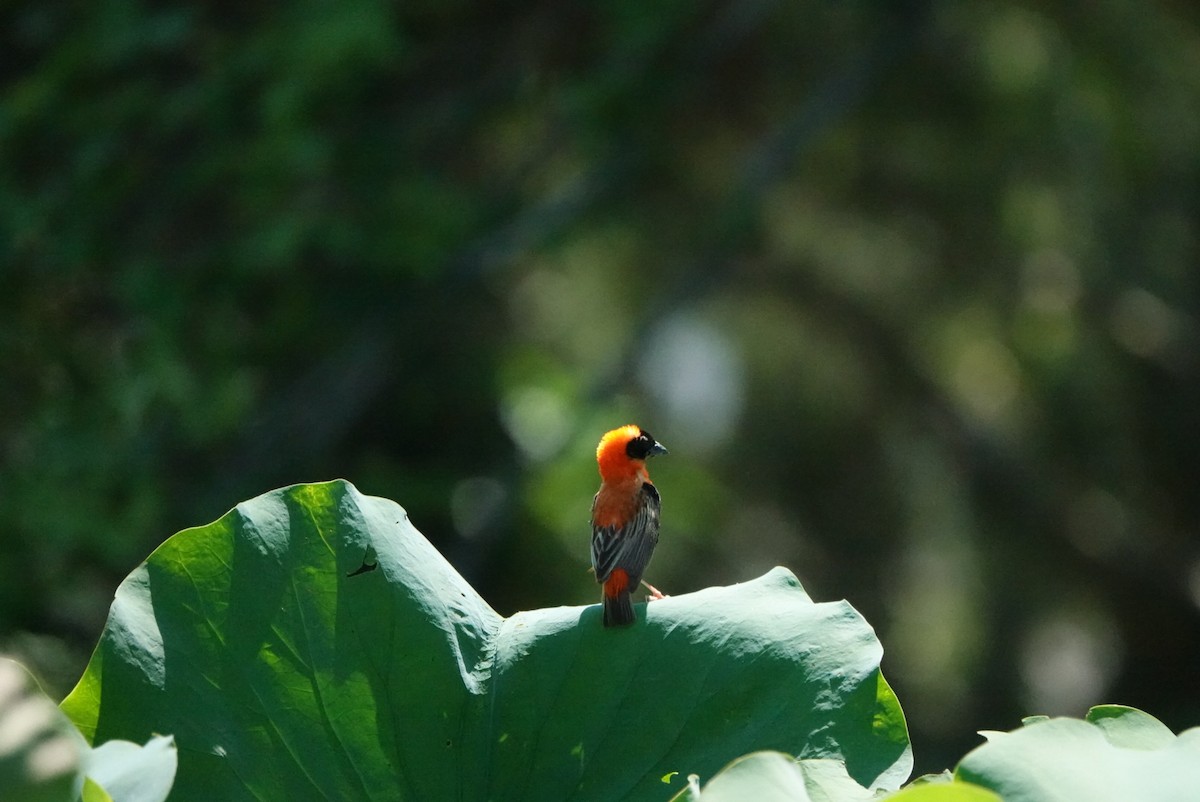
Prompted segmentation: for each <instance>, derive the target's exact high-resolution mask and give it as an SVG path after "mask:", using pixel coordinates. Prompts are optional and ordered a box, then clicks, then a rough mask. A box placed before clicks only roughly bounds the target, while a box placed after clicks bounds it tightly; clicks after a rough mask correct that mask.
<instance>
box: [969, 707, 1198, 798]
mask: <svg viewBox="0 0 1200 802" xmlns="http://www.w3.org/2000/svg"><path fill="white" fill-rule="evenodd" d="M1164 731H1165V733H1164ZM1166 736H1169V737H1166ZM955 777H956V779H959V780H964V781H967V782H971V783H974V784H976V785H980V786H983V787H985V788H990V789H992V790H994V791H995V792H996V793H998V794H999V795H1000V796H1002V797H1003V798H1004V800H1005V802H1060V801H1061V802H1075V800H1083V799H1086V800H1089V802H1107V801H1108V800H1112V802H1128V800H1134V799H1136V800H1138V802H1186V801H1187V800H1195V799H1197V798H1198V796H1197V795H1198V793H1200V791H1198V790H1197V789H1200V728H1194V729H1190V730H1187V731H1186V732H1183V733H1181V734H1180V735H1179V736H1178V737H1176V736H1174V735H1171V734H1170V730H1167V729H1166V727H1164V726H1163V725H1162V724H1161V723H1159V722H1158V721H1157V720H1156V719H1154V718H1153V717H1152V716H1149V715H1147V714H1146V713H1143V712H1141V711H1139V710H1135V709H1133V708H1123V707H1119V706H1106V707H1101V708H1093V710H1092V712H1091V713H1089V714H1088V720H1086V721H1081V720H1079V719H1069V718H1051V719H1046V720H1037V721H1032V722H1031V723H1029V724H1026V725H1025V726H1023V727H1021V728H1019V729H1017V730H1014V731H1012V732H1009V733H995V734H992V735H991V736H990V740H989V741H988V742H987V743H986V744H984V745H982V746H980V747H978V748H977V749H975V750H974V751H972V752H971V753H970V754H968V755H967V756H966V757H965V758H963V760H962V762H961V763H960V764H959V765H958V768H957V769H956V771H955Z"/></svg>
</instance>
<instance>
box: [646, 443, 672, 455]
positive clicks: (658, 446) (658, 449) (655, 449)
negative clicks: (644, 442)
mask: <svg viewBox="0 0 1200 802" xmlns="http://www.w3.org/2000/svg"><path fill="white" fill-rule="evenodd" d="M669 453H670V452H669V451H667V447H666V446H664V445H663V444H662V443H660V442H658V441H657V440H655V441H654V445H652V446H650V453H649V455H648V456H651V457H654V456H657V455H659V454H669Z"/></svg>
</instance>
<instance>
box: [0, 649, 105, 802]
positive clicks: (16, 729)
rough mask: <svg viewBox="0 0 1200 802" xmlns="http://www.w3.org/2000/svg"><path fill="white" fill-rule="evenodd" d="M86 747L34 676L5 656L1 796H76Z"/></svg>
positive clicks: (0, 704)
mask: <svg viewBox="0 0 1200 802" xmlns="http://www.w3.org/2000/svg"><path fill="white" fill-rule="evenodd" d="M84 748H85V747H84V745H83V744H82V743H80V742H79V735H78V733H76V732H75V728H74V727H72V726H71V722H70V721H68V720H67V717H66V716H64V715H63V714H62V713H61V712H59V710H58V708H56V707H55V706H54V702H52V701H50V699H49V698H48V697H47V696H46V694H45V693H43V692H42V689H41V687H39V685H38V683H37V680H35V679H34V678H33V675H32V674H30V673H29V672H28V671H27V670H26V669H25V667H24V666H22V665H21V664H20V663H17V662H16V661H14V660H9V659H6V658H0V800H4V802H58V800H70V799H73V798H74V787H75V783H76V780H77V779H78V778H79V771H80V765H81V762H82V752H83V750H84Z"/></svg>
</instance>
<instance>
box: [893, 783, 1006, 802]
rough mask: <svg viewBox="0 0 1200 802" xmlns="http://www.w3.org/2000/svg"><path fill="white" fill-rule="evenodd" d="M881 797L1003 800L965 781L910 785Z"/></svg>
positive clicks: (928, 801) (897, 800)
mask: <svg viewBox="0 0 1200 802" xmlns="http://www.w3.org/2000/svg"><path fill="white" fill-rule="evenodd" d="M883 799H885V800H887V802H1003V800H1002V799H1001V798H1000V797H998V796H997V795H996V794H994V793H992V792H991V791H989V790H987V789H986V788H980V787H979V786H978V785H971V784H970V783H965V782H946V783H922V784H920V785H910V786H909V787H907V788H905V789H903V790H901V791H898V792H896V793H894V794H889V795H887V796H885V797H883Z"/></svg>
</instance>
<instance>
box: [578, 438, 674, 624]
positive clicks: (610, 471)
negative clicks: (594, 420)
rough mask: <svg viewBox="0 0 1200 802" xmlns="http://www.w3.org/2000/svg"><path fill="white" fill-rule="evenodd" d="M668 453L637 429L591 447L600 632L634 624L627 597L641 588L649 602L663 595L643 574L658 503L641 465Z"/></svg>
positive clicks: (654, 540) (651, 546) (655, 534)
mask: <svg viewBox="0 0 1200 802" xmlns="http://www.w3.org/2000/svg"><path fill="white" fill-rule="evenodd" d="M666 453H667V449H666V448H665V447H664V446H663V445H662V443H659V442H658V441H657V440H655V439H654V436H653V435H651V434H650V433H649V432H647V431H645V430H644V429H642V428H641V427H639V426H636V425H634V424H628V425H626V426H621V427H619V428H616V429H613V430H612V431H610V432H607V433H606V434H605V435H604V436H603V437H602V438H600V444H599V445H598V446H596V464H597V465H598V466H599V468H600V490H599V491H597V493H596V496H595V498H593V499H592V570H593V571H595V573H596V581H597V582H599V583H601V584H602V585H603V588H604V589H603V593H602V595H601V603H602V604H603V606H604V626H606V627H617V626H626V625H628V624H632V623H633V622H634V615H633V600H632V598H631V597H630V594H631V593H632V592H633V591H634V590H635V589H636V588H637V587H638V585H639V584H644V585H646V587H647V588H648V589H649V590H650V591H651V594H652V595H651V598H654V599H661V598H662V597H663V594H662V593H660V592H659V590H658V589H657V588H655V587H654V586H653V585H650V584H649V583H646V582H643V580H642V573H643V572H644V571H645V570H646V566H647V565H648V564H649V563H650V558H651V556H653V554H654V547H655V546H657V545H658V527H659V511H660V510H661V508H662V500H661V499H660V498H659V495H658V488H656V487H655V486H654V483H653V482H651V481H650V474H649V473H648V472H647V471H646V460H647V459H649V458H650V457H652V456H656V455H659V454H666Z"/></svg>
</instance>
